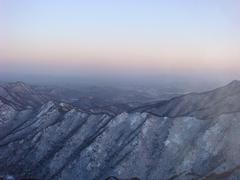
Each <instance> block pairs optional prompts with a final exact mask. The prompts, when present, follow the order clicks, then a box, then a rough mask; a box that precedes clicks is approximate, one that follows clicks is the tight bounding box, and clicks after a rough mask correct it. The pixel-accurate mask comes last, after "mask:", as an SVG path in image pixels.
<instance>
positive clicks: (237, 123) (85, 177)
mask: <svg viewBox="0 0 240 180" xmlns="http://www.w3.org/2000/svg"><path fill="white" fill-rule="evenodd" d="M161 97H162V98H161ZM239 129H240V82H239V81H233V82H231V83H230V84H228V85H226V86H224V87H221V88H217V89H215V90H212V91H208V92H203V93H190V94H185V95H180V96H179V95H176V94H170V95H169V96H166V94H164V96H161V94H160V93H159V94H157V95H154V96H153V95H150V93H148V92H145V91H134V90H119V89H107V88H98V87H94V88H90V89H87V88H86V89H82V90H71V89H67V88H65V89H64V88H56V87H47V86H33V85H28V84H25V83H23V82H16V83H2V84H1V85H0V177H4V176H6V175H11V176H13V177H16V178H18V179H21V178H22V179H24V178H25V179H26V178H34V179H39V180H54V179H56V180H57V179H59V180H101V179H102V180H105V179H119V180H127V179H129V180H130V179H134V178H135V179H137V178H138V179H141V180H190V179H206V180H212V179H216V180H219V179H223V180H225V179H240V153H239V152H240V141H239V140H238V138H239V137H240V131H239Z"/></svg>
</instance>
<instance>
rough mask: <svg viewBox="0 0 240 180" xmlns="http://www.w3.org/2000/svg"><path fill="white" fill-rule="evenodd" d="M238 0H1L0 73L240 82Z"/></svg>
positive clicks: (239, 6)
mask: <svg viewBox="0 0 240 180" xmlns="http://www.w3.org/2000/svg"><path fill="white" fill-rule="evenodd" d="M239 70H240V0H116V1H115V0H85V1H83V0H0V71H2V72H6V73H15V74H17V73H19V74H21V73H23V72H24V73H29V74H34V73H38V74H41V73H45V74H61V73H62V74H64V73H65V74H68V75H69V74H70V75H71V74H75V75H76V74H78V73H79V72H85V71H86V72H89V73H91V72H93V71H103V72H104V71H109V72H110V71H111V72H112V73H114V72H128V71H129V72H130V71H136V72H156V73H157V72H171V73H176V74H178V73H180V74H181V73H186V72H188V73H189V75H191V73H194V72H199V73H200V74H201V73H202V74H206V73H213V74H214V73H215V72H216V74H231V75H236V76H239V77H240V73H239Z"/></svg>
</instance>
